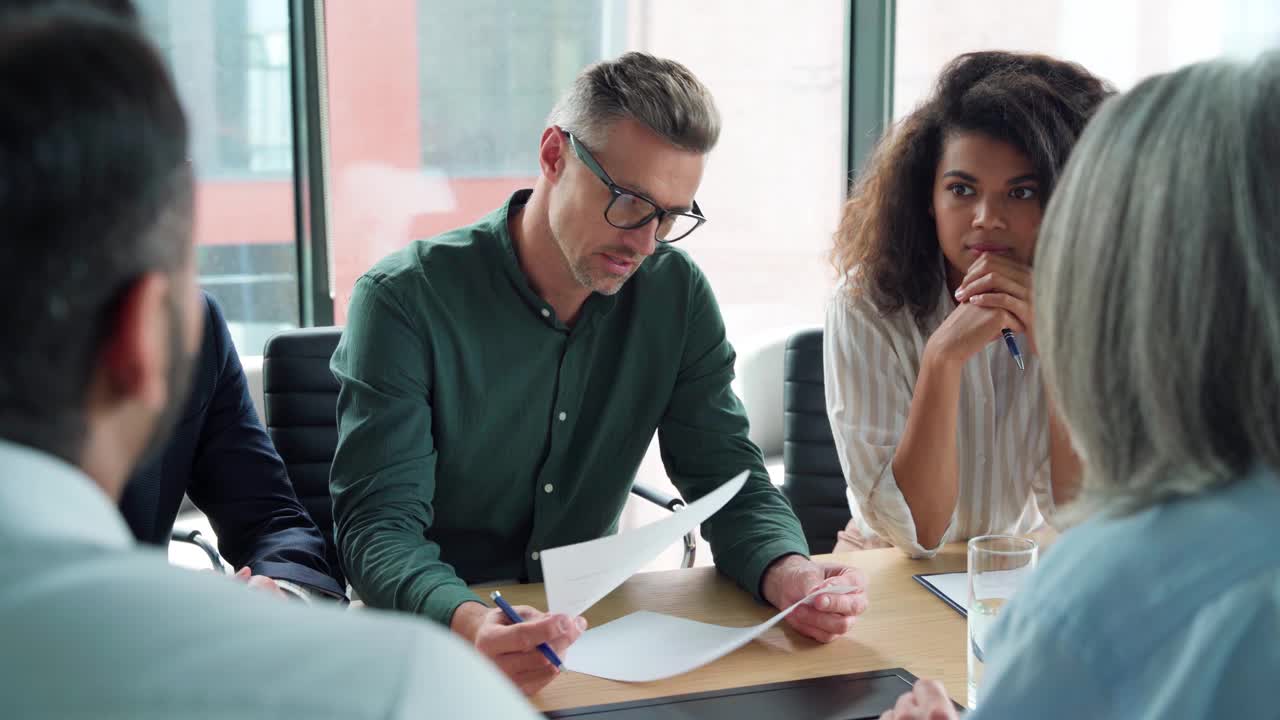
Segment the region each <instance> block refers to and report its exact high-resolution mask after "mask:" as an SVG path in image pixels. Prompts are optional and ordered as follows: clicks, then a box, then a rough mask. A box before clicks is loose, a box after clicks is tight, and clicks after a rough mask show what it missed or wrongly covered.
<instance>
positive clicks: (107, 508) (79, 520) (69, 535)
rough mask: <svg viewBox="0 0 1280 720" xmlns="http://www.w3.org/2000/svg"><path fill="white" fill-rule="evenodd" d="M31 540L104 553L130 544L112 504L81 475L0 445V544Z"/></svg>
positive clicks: (46, 457)
mask: <svg viewBox="0 0 1280 720" xmlns="http://www.w3.org/2000/svg"><path fill="white" fill-rule="evenodd" d="M31 540H45V541H71V542H80V543H89V544H93V545H103V546H108V547H128V546H130V545H132V544H133V542H134V541H133V536H132V535H131V534H130V533H129V528H128V526H127V525H125V522H124V518H122V517H121V516H120V512H119V511H118V510H117V509H116V506H115V504H114V503H113V502H111V499H110V498H109V497H107V494H106V493H105V492H103V491H102V489H101V488H99V487H98V486H97V485H96V484H95V483H94V482H93V480H91V479H90V478H89V476H87V475H85V474H84V471H83V470H81V469H80V468H77V467H75V466H73V465H70V464H68V463H67V462H65V461H63V460H61V459H59V458H56V457H54V456H53V455H50V454H48V453H45V452H41V451H39V450H35V449H33V448H29V447H26V446H23V445H18V444H16V443H12V442H8V441H5V440H0V543H3V544H5V545H9V544H11V543H13V542H15V541H21V542H30V541H31Z"/></svg>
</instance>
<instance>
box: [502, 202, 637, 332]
mask: <svg viewBox="0 0 1280 720" xmlns="http://www.w3.org/2000/svg"><path fill="white" fill-rule="evenodd" d="M532 195H533V190H532V189H530V188H526V189H523V190H517V191H515V192H514V193H512V194H511V197H509V198H507V202H506V204H505V205H503V206H502V207H501V208H499V209H498V210H496V211H494V212H493V213H490V215H489V217H488V222H489V227H490V231H491V232H492V233H493V235H494V236H495V237H496V238H497V239H498V246H499V248H500V249H501V250H502V264H503V269H504V270H505V271H506V274H507V277H508V279H510V281H511V284H512V286H514V287H515V289H516V292H517V293H518V294H519V295H520V297H521V299H523V300H524V301H525V304H526V305H528V306H529V308H530V309H531V310H532V311H533V312H534V313H536V314H537V315H539V316H540V317H544V318H548V320H547V321H548V322H551V323H554V325H555V326H556V327H558V328H562V329H564V324H563V323H562V322H561V321H560V319H559V318H557V317H555V315H554V313H555V311H554V310H552V308H551V305H550V304H548V303H547V301H546V300H544V299H542V298H541V297H540V296H539V295H538V294H537V293H536V292H534V291H533V288H532V287H531V286H530V285H529V278H528V277H526V276H525V274H524V270H522V269H520V260H519V258H517V257H516V249H515V244H514V243H513V242H512V239H511V222H510V221H511V215H512V214H513V213H516V212H519V210H520V208H522V207H524V206H525V204H526V203H528V202H529V198H530V197H531V196H532ZM634 279H635V278H631V280H634ZM631 280H628V281H627V282H628V284H629V283H630V282H631ZM624 289H625V287H624ZM616 302H617V294H614V295H601V294H600V293H597V292H593V293H591V294H590V295H588V296H587V301H586V303H585V304H583V306H582V312H581V313H580V314H579V317H578V322H577V324H576V325H575V327H582V328H586V327H587V326H588V325H590V324H593V323H594V322H595V321H596V320H597V319H598V318H601V317H605V316H607V315H608V314H609V313H610V312H612V311H613V307H614V305H615V304H616ZM543 310H546V311H548V312H550V313H552V314H551V315H550V316H549V317H548V316H546V315H543V314H542V311H543Z"/></svg>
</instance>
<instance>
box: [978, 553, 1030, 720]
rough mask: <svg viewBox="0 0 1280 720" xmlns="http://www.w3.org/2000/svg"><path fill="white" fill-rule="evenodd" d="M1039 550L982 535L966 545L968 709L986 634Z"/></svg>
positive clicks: (980, 676)
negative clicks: (967, 547)
mask: <svg viewBox="0 0 1280 720" xmlns="http://www.w3.org/2000/svg"><path fill="white" fill-rule="evenodd" d="M1038 553H1039V548H1038V547H1037V546H1036V544H1035V542H1034V541H1032V540H1028V539H1027V538H1021V537H1014V536H1012V535H983V536H982V537H976V538H973V539H972V540H970V541H969V611H968V612H969V651H968V653H967V654H968V656H969V698H968V700H969V707H970V708H976V707H977V706H978V692H979V689H980V688H981V686H982V669H983V666H984V664H985V658H984V654H985V650H986V644H987V632H988V631H990V630H991V626H992V625H994V624H995V621H996V618H997V617H998V616H999V615H1000V609H1001V608H1002V607H1004V604H1005V603H1006V602H1008V600H1009V598H1011V597H1013V593H1014V591H1015V590H1017V589H1018V586H1019V585H1021V584H1022V582H1023V580H1025V579H1026V578H1027V576H1028V575H1030V574H1031V571H1032V569H1034V568H1035V566H1036V556H1037V555H1038Z"/></svg>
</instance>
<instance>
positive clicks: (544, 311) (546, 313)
mask: <svg viewBox="0 0 1280 720" xmlns="http://www.w3.org/2000/svg"><path fill="white" fill-rule="evenodd" d="M542 317H551V311H550V310H548V309H546V308H542Z"/></svg>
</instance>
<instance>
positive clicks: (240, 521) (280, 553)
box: [187, 298, 344, 595]
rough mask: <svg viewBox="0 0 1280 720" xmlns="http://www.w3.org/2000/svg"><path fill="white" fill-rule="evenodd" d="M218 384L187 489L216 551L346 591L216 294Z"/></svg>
mask: <svg viewBox="0 0 1280 720" xmlns="http://www.w3.org/2000/svg"><path fill="white" fill-rule="evenodd" d="M208 304H209V314H208V316H207V317H206V322H208V323H209V328H207V329H206V332H212V333H214V340H215V346H216V348H217V354H216V360H217V363H218V368H217V378H218V380H217V384H216V387H215V388H214V392H213V396H212V398H211V399H210V401H209V407H208V411H207V413H206V416H205V421H204V426H203V428H202V429H201V431H200V439H199V442H198V443H197V445H196V449H195V457H194V461H193V463H192V469H191V484H190V485H189V486H188V488H187V495H188V496H189V497H190V498H191V501H192V502H194V503H195V504H196V506H197V507H199V508H200V509H201V510H202V511H204V513H205V514H206V515H208V517H209V522H210V524H211V525H212V526H213V531H214V532H215V533H217V535H218V550H219V551H220V552H221V553H222V555H223V557H225V558H227V560H229V561H230V562H231V563H232V564H233V565H235V567H237V568H240V567H244V566H246V565H247V566H249V567H250V568H252V570H253V573H254V574H255V575H266V576H268V577H273V578H278V579H282V580H288V581H290V582H294V583H298V584H301V585H308V586H311V587H313V588H317V589H320V590H324V591H326V592H329V593H335V594H337V595H343V594H344V593H343V589H342V588H340V587H338V583H337V581H336V580H334V579H333V577H332V576H331V575H330V573H329V565H328V563H327V562H326V561H325V545H324V538H323V537H322V536H321V535H320V530H319V529H318V528H317V527H316V524H315V522H313V521H312V519H311V516H310V515H308V514H307V511H306V510H305V509H303V507H302V504H301V503H300V502H298V497H297V495H295V494H294V492H293V486H292V484H291V483H290V482H289V477H288V475H287V473H286V471H285V466H284V461H283V460H281V459H280V455H279V454H277V453H276V450H275V447H274V446H273V445H272V444H271V439H270V438H269V437H268V436H267V433H266V430H265V429H263V427H262V423H261V422H259V420H258V414H257V412H255V411H254V408H253V400H252V398H251V397H250V395H249V385H248V382H247V380H246V379H245V374H244V368H243V367H242V366H241V365H240V358H239V356H238V355H236V350H235V346H234V345H233V344H232V342H231V335H230V333H229V332H228V331H227V326H226V322H225V321H224V320H223V318H222V311H221V309H220V308H219V307H218V305H217V303H216V302H214V301H213V299H212V298H209V299H208Z"/></svg>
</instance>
